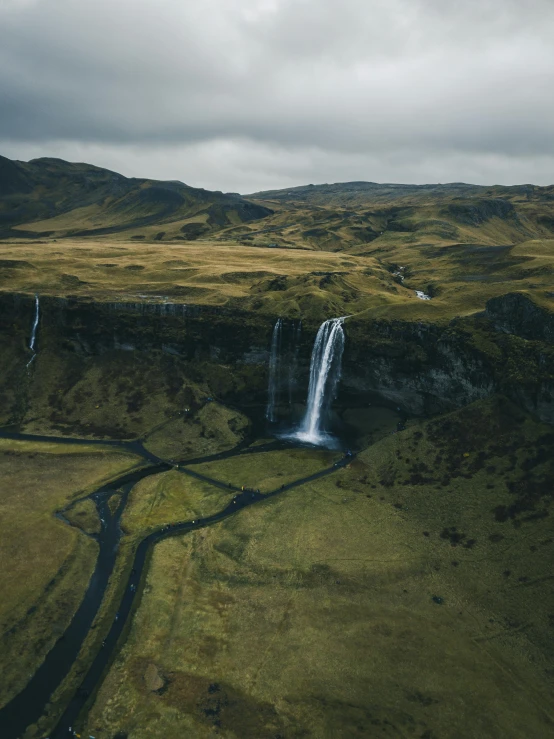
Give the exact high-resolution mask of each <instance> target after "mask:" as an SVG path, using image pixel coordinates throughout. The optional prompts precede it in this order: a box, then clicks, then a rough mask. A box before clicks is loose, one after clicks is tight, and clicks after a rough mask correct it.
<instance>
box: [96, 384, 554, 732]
mask: <svg viewBox="0 0 554 739" xmlns="http://www.w3.org/2000/svg"><path fill="white" fill-rule="evenodd" d="M553 451H554V442H553V439H552V434H551V432H550V428H549V427H547V426H544V425H541V424H537V423H536V422H535V421H533V419H531V418H530V417H528V416H525V415H524V414H522V413H521V411H519V410H518V409H517V408H515V407H514V406H512V405H510V404H509V403H508V402H507V401H505V400H504V399H501V398H498V399H494V400H492V401H490V402H480V403H477V404H474V405H472V406H470V407H468V408H466V409H464V410H463V411H460V412H456V413H454V414H450V415H448V416H444V417H441V418H437V419H435V420H432V421H429V422H426V423H423V424H415V425H413V426H411V427H410V428H409V429H407V430H405V431H401V432H398V433H394V434H391V435H389V436H387V437H385V438H383V439H382V440H381V441H379V442H377V443H376V444H374V445H373V446H371V447H369V448H367V449H366V450H365V451H364V452H363V453H361V454H360V455H359V457H358V458H357V459H356V460H354V461H353V462H352V464H351V465H349V466H348V468H346V469H345V470H342V471H340V472H337V473H336V474H335V475H332V476H330V477H327V478H324V479H321V480H318V481H316V482H314V483H311V484H308V485H305V486H303V487H300V488H297V489H295V490H292V491H290V492H286V493H284V494H283V496H282V497H278V498H274V499H270V500H268V501H267V502H265V503H261V504H258V505H256V506H254V507H252V508H249V509H246V510H244V511H242V512H241V513H240V514H239V515H238V516H236V517H233V518H231V519H228V520H227V521H225V522H223V523H221V524H217V525H216V526H213V527H210V528H208V529H205V530H199V531H197V532H194V533H193V534H192V535H188V536H186V537H182V538H181V539H171V540H168V541H166V542H163V543H161V544H159V545H158V546H157V547H156V549H155V552H154V557H153V560H152V565H151V569H150V571H149V573H148V577H147V585H146V589H145V592H144V595H143V598H142V603H141V606H140V608H139V610H138V612H137V614H136V616H135V618H134V622H133V627H132V629H131V632H130V635H129V638H128V640H127V642H126V644H125V646H124V647H123V649H122V651H121V653H120V655H119V657H118V658H117V659H116V661H115V663H114V665H113V667H112V669H111V671H110V674H109V675H108V677H107V678H106V680H105V682H104V684H103V686H102V688H101V690H100V692H99V694H98V697H97V700H96V702H95V705H94V708H93V710H92V711H91V713H90V715H89V718H88V721H87V724H86V727H85V733H86V731H88V732H89V733H91V734H93V735H94V736H103V735H106V736H115V735H117V734H118V733H119V735H121V736H124V735H127V736H129V737H132V738H133V739H140V737H143V736H144V737H146V736H149V737H164V738H165V737H167V738H168V739H171V738H172V737H181V736H183V733H185V734H186V733H189V734H190V735H193V736H197V737H209V736H213V735H214V733H217V734H218V735H219V736H225V737H239V736H240V737H257V738H258V737H260V738H262V737H268V738H269V737H275V736H277V735H281V736H314V737H316V736H317V737H329V738H330V737H339V736H343V737H355V736H368V735H373V734H375V735H377V734H378V735H379V736H390V737H396V736H399V735H406V736H409V735H413V736H418V737H438V736H452V737H454V736H464V737H475V739H477V738H478V737H479V738H481V737H484V736H487V737H491V738H493V737H499V739H500V737H502V739H504V737H513V738H514V739H516V738H517V739H519V738H520V737H523V736H546V735H547V734H548V733H549V732H550V729H551V726H552V718H553V715H552V708H553V706H554V703H553V689H554V684H553V683H552V674H551V670H550V667H549V666H550V665H551V663H552V657H553V655H552V645H551V640H550V639H549V636H548V634H549V628H550V625H549V623H550V622H549V618H550V617H549V614H550V612H551V610H552V608H553V607H554V593H553V592H552V589H551V588H550V586H549V583H550V581H551V576H550V562H551V557H552V552H551V550H552V547H553V546H554V544H553V541H554V538H553V532H552V525H551V521H550V517H549V516H548V510H549V505H550V502H551V491H550V489H549V487H548V482H547V481H548V480H552V478H553V476H554V475H553V472H554V471H553V470H552V469H551V467H552V462H551V460H552V458H553V455H552V452H553ZM241 461H242V464H243V469H244V474H247V472H248V470H249V463H253V464H256V461H255V457H254V456H253V457H252V458H251V459H250V458H248V457H246V458H244V459H243V460H241ZM372 732H373V734H372Z"/></svg>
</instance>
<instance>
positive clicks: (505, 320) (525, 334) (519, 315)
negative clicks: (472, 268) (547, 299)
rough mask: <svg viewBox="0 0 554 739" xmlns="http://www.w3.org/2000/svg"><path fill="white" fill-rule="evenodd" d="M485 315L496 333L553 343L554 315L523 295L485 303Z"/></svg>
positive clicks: (502, 296) (512, 295) (513, 294)
mask: <svg viewBox="0 0 554 739" xmlns="http://www.w3.org/2000/svg"><path fill="white" fill-rule="evenodd" d="M485 315H486V316H487V318H489V319H490V320H491V322H492V323H493V325H494V327H495V328H496V329H497V330H498V331H504V332H505V333H508V334H515V335H516V336H521V337H522V338H524V339H534V340H537V341H548V342H554V314H552V313H550V312H549V311H547V310H545V309H544V308H540V307H539V306H538V305H537V304H536V303H533V301H532V300H530V298H528V297H527V296H526V295H523V293H508V294H507V295H501V296H499V297H498V298H491V299H490V300H488V301H487V306H486V310H485Z"/></svg>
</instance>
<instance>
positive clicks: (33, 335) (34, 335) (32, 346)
mask: <svg viewBox="0 0 554 739" xmlns="http://www.w3.org/2000/svg"><path fill="white" fill-rule="evenodd" d="M39 309H40V305H39V299H38V295H35V319H34V321H33V328H32V329H31V339H30V341H29V349H30V350H31V351H32V353H33V356H32V357H31V359H29V361H28V362H27V367H28V366H29V365H30V364H31V362H32V361H33V359H34V358H35V357H36V352H35V343H36V339H37V328H38V318H39Z"/></svg>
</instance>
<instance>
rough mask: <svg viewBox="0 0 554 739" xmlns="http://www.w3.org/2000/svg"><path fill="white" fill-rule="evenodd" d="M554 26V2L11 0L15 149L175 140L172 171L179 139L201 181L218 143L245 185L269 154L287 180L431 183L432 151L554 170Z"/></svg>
mask: <svg viewBox="0 0 554 739" xmlns="http://www.w3.org/2000/svg"><path fill="white" fill-rule="evenodd" d="M553 32H554V3H552V2H551V0H528V2H527V3H525V5H523V3H521V2H520V0H466V2H464V3H459V2H448V0H341V2H338V0H203V2H201V3H183V2H182V0H94V2H92V1H91V0H81V2H78V3H77V2H74V1H73V0H9V2H4V4H3V5H0V100H1V101H2V102H1V106H2V111H1V115H0V145H2V148H3V150H5V151H8V150H9V151H12V152H14V151H16V152H17V151H21V152H23V151H30V150H31V149H33V147H34V149H37V150H41V151H42V152H43V153H44V154H45V155H46V154H49V153H50V152H51V150H52V148H53V147H54V145H55V146H56V147H57V148H58V149H63V148H64V147H65V149H66V150H71V148H72V147H73V150H75V151H77V150H79V147H80V150H83V149H84V147H85V146H86V145H88V146H89V147H96V150H97V151H100V150H102V151H104V152H108V151H111V152H112V153H113V152H115V151H116V150H117V146H119V147H121V149H120V151H121V152H124V153H125V152H126V154H125V156H126V157H127V159H126V161H128V162H129V163H130V162H131V161H134V160H135V158H137V157H140V151H142V152H144V153H146V152H148V155H146V154H145V157H146V158H147V159H148V160H149V161H152V162H153V161H154V157H155V152H158V155H157V156H159V157H160V161H161V160H163V161H166V162H167V166H169V164H170V161H171V156H167V157H166V156H165V155H164V154H163V152H171V151H172V152H176V151H178V152H181V155H182V156H183V157H184V156H185V153H186V156H187V157H188V158H189V161H193V162H194V168H195V169H197V170H198V172H199V175H200V178H201V177H202V172H203V171H204V172H205V173H210V172H211V171H212V169H213V162H212V161H211V159H210V149H211V150H212V151H218V152H219V153H220V157H227V159H226V160H225V161H224V160H223V159H221V158H220V160H219V161H220V164H221V167H222V169H224V168H225V167H226V166H227V167H229V168H230V167H231V163H232V162H233V163H234V164H233V166H234V167H235V172H236V182H237V185H238V184H240V183H242V182H244V183H246V181H247V180H250V181H254V180H255V179H256V177H254V176H253V175H254V172H253V171H251V170H250V169H249V166H250V165H248V164H246V162H251V163H252V165H253V166H254V165H255V163H256V161H257V162H258V166H260V167H262V166H266V167H268V169H269V171H273V175H271V176H273V177H275V178H276V179H277V180H280V181H281V180H282V181H287V184H292V182H290V183H289V182H288V180H290V178H291V176H294V177H295V178H296V177H300V176H302V175H303V174H308V173H309V172H313V174H314V175H315V174H316V173H317V172H319V171H321V172H322V176H323V179H324V180H327V179H330V178H329V177H326V176H325V171H324V170H325V166H327V167H328V168H329V169H330V170H332V171H340V172H343V171H344V172H345V176H346V179H355V178H357V177H359V175H356V177H354V176H348V172H354V171H356V172H358V170H359V168H360V167H359V166H357V164H356V162H358V163H362V162H363V163H365V166H367V167H373V169H375V168H376V169H377V170H379V171H383V172H384V173H385V175H386V172H390V174H391V175H392V174H395V173H396V174H398V176H399V177H400V179H405V180H408V178H409V177H411V176H413V168H412V164H411V163H412V162H416V161H417V162H419V163H420V165H421V166H422V167H423V169H422V170H421V171H422V177H423V173H424V171H426V170H425V166H423V163H424V162H430V161H433V162H435V163H436V166H434V167H432V168H429V167H428V168H427V169H428V170H429V171H430V172H436V173H437V174H441V173H442V172H443V170H444V169H445V167H446V165H447V163H448V167H455V166H457V167H458V170H452V173H451V176H450V177H449V179H461V177H460V176H459V175H458V172H459V170H460V167H461V168H462V169H463V166H462V165H461V163H462V162H463V161H464V158H465V161H468V159H467V158H468V157H469V158H472V159H475V161H477V160H478V158H479V157H481V158H482V161H483V162H487V163H488V164H487V165H486V167H485V170H486V171H487V172H489V173H490V177H491V178H492V179H494V178H495V177H500V176H502V177H506V176H507V173H508V172H509V171H510V168H511V171H513V172H515V171H518V172H526V171H528V170H529V175H530V177H528V178H527V179H532V175H533V173H536V174H535V175H534V176H537V177H539V176H540V177H544V176H545V175H544V173H543V169H542V166H540V157H549V156H552V155H554V136H553V134H552V126H551V124H550V121H551V119H552V116H553V114H554V101H553V99H552V97H553V96H552V94H551V90H552V89H553V88H554V46H553V45H552V43H551V38H552V35H553ZM34 149H33V150H34ZM238 151H240V152H241V156H243V157H245V159H244V160H243V161H244V162H245V165H244V167H243V168H242V169H241V167H240V162H241V159H240V156H239V157H238V158H237V152H238ZM253 152H255V155H253ZM261 152H265V153H264V154H263V156H262V155H261ZM283 152H289V153H290V156H289V155H288V154H287V155H283ZM314 152H317V154H314ZM114 156H115V155H114ZM279 157H280V158H281V161H282V162H287V166H288V172H289V173H291V174H290V175H287V174H286V173H282V174H281V173H278V172H276V171H274V167H273V164H272V163H273V162H274V161H275V160H276V159H279ZM116 158H117V157H116ZM299 160H301V161H304V162H306V163H308V164H307V169H306V171H305V172H303V171H302V172H298V171H297V169H296V168H295V166H294V165H295V162H298V161H299ZM174 161H176V160H174ZM325 161H326V162H327V165H324V164H323V162H325ZM339 161H340V162H341V164H340V165H339V164H338V162H339ZM441 161H442V162H443V164H442V165H441V164H440V162H441ZM545 161H546V159H545ZM202 162H203V164H202ZM270 162H271V163H270ZM397 162H400V163H401V162H404V170H402V166H401V164H400V166H398V165H397ZM538 163H539V164H538ZM133 166H134V165H131V164H129V167H130V168H131V169H132V168H133ZM203 167H204V170H203ZM466 169H467V168H466ZM469 170H470V171H475V172H476V173H477V171H478V170H479V167H477V168H474V169H472V168H471V167H470V168H469ZM269 171H268V174H269ZM402 171H404V172H405V175H404V177H403V176H402ZM495 173H497V174H495ZM136 174H141V172H137V173H136ZM168 176H173V177H175V176H178V175H176V174H175V173H174V174H172V175H169V173H168ZM211 176H212V175H211V174H209V175H208V177H207V178H208V179H210V178H211ZM182 178H184V177H182ZM287 178H288V179H287ZM364 178H365V179H376V178H375V177H373V176H372V175H371V172H368V173H367V174H366V175H365V177H364ZM223 179H227V174H225V175H223ZM231 179H232V177H231ZM257 179H260V180H264V181H265V179H266V177H265V176H260V177H258V178H257ZM311 179H315V177H312V178H311ZM384 179H389V180H390V179H393V177H392V176H391V177H387V176H385V177H384ZM552 179H554V178H552ZM296 181H297V182H298V181H299V180H296ZM193 184H195V183H193ZM267 186H268V187H272V186H273V183H269V182H268V183H267ZM229 189H240V188H239V187H238V186H236V187H230V188H229Z"/></svg>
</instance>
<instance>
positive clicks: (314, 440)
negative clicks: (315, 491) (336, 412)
mask: <svg viewBox="0 0 554 739" xmlns="http://www.w3.org/2000/svg"><path fill="white" fill-rule="evenodd" d="M344 318H345V317H344V316H343V317H342V318H332V319H330V320H328V321H325V322H324V323H322V324H321V326H320V327H319V331H318V332H317V336H316V338H315V342H314V347H313V350H312V358H311V362H310V386H309V389H308V403H307V408H306V414H305V416H304V418H303V420H302V423H301V424H300V428H299V429H298V431H297V432H296V433H295V434H294V435H293V436H294V438H296V439H298V440H300V441H305V442H307V443H308V444H314V445H322V444H325V443H326V442H327V441H328V440H329V438H330V437H329V434H328V433H327V432H326V431H325V423H326V420H327V415H328V411H329V409H330V407H331V403H332V401H333V400H334V398H335V396H336V393H337V387H338V384H339V380H340V373H341V365H342V353H343V350H344V330H343V328H342V324H343V322H344Z"/></svg>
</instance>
